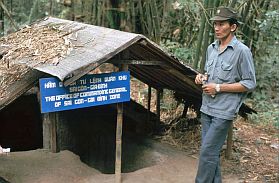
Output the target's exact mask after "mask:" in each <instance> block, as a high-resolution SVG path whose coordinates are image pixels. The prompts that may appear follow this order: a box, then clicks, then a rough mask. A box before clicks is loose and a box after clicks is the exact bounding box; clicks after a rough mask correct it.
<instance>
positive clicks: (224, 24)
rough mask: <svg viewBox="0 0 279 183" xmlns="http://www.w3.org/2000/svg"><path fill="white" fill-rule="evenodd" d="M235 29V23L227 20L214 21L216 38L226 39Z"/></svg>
mask: <svg viewBox="0 0 279 183" xmlns="http://www.w3.org/2000/svg"><path fill="white" fill-rule="evenodd" d="M235 29H236V25H235V24H233V25H230V24H229V22H228V21H214V31H215V36H216V38H217V39H226V38H227V37H229V35H230V34H231V33H232V32H234V31H235Z"/></svg>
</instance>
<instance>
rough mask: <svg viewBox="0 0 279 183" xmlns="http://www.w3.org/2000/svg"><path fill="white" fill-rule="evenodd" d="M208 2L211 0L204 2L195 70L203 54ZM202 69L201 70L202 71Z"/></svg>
mask: <svg viewBox="0 0 279 183" xmlns="http://www.w3.org/2000/svg"><path fill="white" fill-rule="evenodd" d="M208 1H209V0H204V9H203V10H202V11H203V13H202V17H201V23H200V30H199V35H198V43H197V48H196V55H195V60H194V64H193V67H194V69H198V65H199V62H200V53H201V46H202V40H203V33H204V28H205V24H206V20H205V18H206V17H205V16H206V12H205V11H206V9H207V7H208ZM201 69H202V68H200V70H201Z"/></svg>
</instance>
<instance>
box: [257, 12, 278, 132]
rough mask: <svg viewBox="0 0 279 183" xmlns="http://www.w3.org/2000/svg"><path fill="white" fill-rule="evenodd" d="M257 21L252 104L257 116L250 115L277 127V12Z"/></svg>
mask: <svg viewBox="0 0 279 183" xmlns="http://www.w3.org/2000/svg"><path fill="white" fill-rule="evenodd" d="M257 21H258V29H259V31H260V32H261V36H260V38H259V40H258V47H257V49H258V50H257V52H256V55H255V62H256V74H257V89H256V91H255V92H254V93H253V103H254V107H255V109H256V110H257V111H258V115H252V119H253V121H254V122H256V123H263V124H267V123H269V124H274V125H275V126H276V127H279V108H278V103H279V95H278V93H279V82H278V81H279V61H278V58H279V35H278V32H279V10H278V9H277V10H274V11H268V12H267V13H266V14H265V16H264V17H263V18H262V20H257Z"/></svg>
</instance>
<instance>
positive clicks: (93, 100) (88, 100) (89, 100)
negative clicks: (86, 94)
mask: <svg viewBox="0 0 279 183" xmlns="http://www.w3.org/2000/svg"><path fill="white" fill-rule="evenodd" d="M87 102H88V103H90V102H95V97H90V98H88V99H87Z"/></svg>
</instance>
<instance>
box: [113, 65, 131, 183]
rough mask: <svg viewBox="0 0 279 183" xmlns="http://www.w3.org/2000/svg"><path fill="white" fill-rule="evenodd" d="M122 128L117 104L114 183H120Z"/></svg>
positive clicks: (121, 116) (119, 107) (119, 109)
mask: <svg viewBox="0 0 279 183" xmlns="http://www.w3.org/2000/svg"><path fill="white" fill-rule="evenodd" d="M127 70H128V65H121V66H120V67H119V71H127ZM122 126H123V103H117V124H116V149H115V183H121V163H122V161H121V158H122V157H121V156H122Z"/></svg>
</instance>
